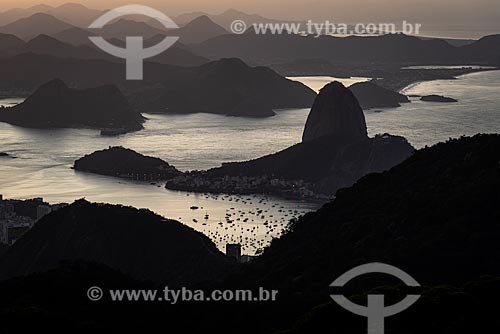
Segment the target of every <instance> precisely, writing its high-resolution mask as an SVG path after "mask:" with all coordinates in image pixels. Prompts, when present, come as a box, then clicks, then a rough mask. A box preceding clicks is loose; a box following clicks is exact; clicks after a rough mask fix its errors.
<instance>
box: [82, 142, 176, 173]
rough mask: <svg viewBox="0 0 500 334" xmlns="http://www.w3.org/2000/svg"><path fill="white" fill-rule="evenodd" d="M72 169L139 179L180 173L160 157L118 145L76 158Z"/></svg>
mask: <svg viewBox="0 0 500 334" xmlns="http://www.w3.org/2000/svg"><path fill="white" fill-rule="evenodd" d="M74 169H75V170H77V171H83V172H90V173H96V174H102V175H110V176H118V177H125V178H132V179H140V180H143V179H145V180H165V179H170V178H172V177H174V176H177V175H179V174H181V172H179V171H178V170H177V169H176V168H175V167H173V166H170V165H169V164H168V163H167V162H166V161H163V160H162V159H159V158H153V157H149V156H144V155H142V154H140V153H137V152H135V151H133V150H130V149H126V148H124V147H119V146H117V147H110V148H108V149H105V150H101V151H96V152H93V153H91V154H89V155H86V156H84V157H82V158H80V159H78V160H76V161H75V163H74Z"/></svg>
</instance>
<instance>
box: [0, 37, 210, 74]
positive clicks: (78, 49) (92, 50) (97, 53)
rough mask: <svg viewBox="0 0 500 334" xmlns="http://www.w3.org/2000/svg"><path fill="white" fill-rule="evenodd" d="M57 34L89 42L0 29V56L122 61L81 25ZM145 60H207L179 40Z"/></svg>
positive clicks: (154, 39)
mask: <svg viewBox="0 0 500 334" xmlns="http://www.w3.org/2000/svg"><path fill="white" fill-rule="evenodd" d="M56 35H59V34H56ZM60 35H61V36H63V37H62V38H61V39H66V40H72V41H73V42H75V41H84V40H85V39H86V41H88V43H77V42H75V43H71V44H70V43H67V42H63V41H61V40H59V39H56V38H54V37H52V36H48V35H38V36H37V37H34V38H33V39H30V40H28V41H27V42H25V41H23V40H22V39H20V38H18V37H16V36H14V35H6V34H1V33H0V56H3V57H11V56H16V55H20V54H24V53H34V54H38V55H50V56H54V57H58V58H74V59H103V60H107V61H111V62H123V59H120V58H116V57H113V56H111V55H109V54H107V53H106V52H104V51H102V50H100V49H99V48H97V47H96V46H95V45H94V44H92V43H91V42H90V40H88V36H92V34H91V33H89V32H87V31H85V30H83V29H79V28H71V29H69V30H65V31H63V32H62V33H61V34H60ZM163 38H164V35H155V36H153V37H152V38H150V39H148V40H146V41H145V42H144V44H145V45H146V46H150V45H153V44H156V43H157V42H158V41H159V40H161V39H163ZM109 41H110V43H112V44H115V45H117V46H120V47H124V45H125V42H124V41H123V40H120V39H116V38H113V39H109ZM74 44H77V45H74ZM147 61H151V62H158V63H161V64H170V65H179V66H198V65H201V64H205V63H207V62H209V60H208V59H206V58H204V57H200V56H197V55H195V54H193V53H192V52H191V51H189V50H188V49H187V48H186V47H185V46H184V45H182V44H181V43H176V44H175V45H174V46H172V47H171V48H169V49H167V50H166V51H165V52H163V53H161V54H159V55H157V56H155V57H153V58H149V59H147Z"/></svg>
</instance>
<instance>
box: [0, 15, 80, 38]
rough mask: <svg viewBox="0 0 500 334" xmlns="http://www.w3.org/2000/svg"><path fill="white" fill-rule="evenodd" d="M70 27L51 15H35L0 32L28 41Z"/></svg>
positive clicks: (2, 28)
mask: <svg viewBox="0 0 500 334" xmlns="http://www.w3.org/2000/svg"><path fill="white" fill-rule="evenodd" d="M71 27H72V26H71V25H70V24H68V23H66V22H63V21H61V20H59V19H57V18H55V17H54V16H52V15H49V14H44V13H36V14H33V15H32V16H30V17H27V18H22V19H19V20H17V21H15V22H12V23H9V24H7V25H4V26H2V27H0V32H1V33H4V34H12V35H15V36H17V37H20V38H22V39H29V38H32V37H34V36H36V35H39V34H46V35H50V34H55V33H58V32H61V31H63V30H66V29H69V28H71Z"/></svg>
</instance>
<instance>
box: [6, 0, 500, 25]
mask: <svg viewBox="0 0 500 334" xmlns="http://www.w3.org/2000/svg"><path fill="white" fill-rule="evenodd" d="M72 1H73V2H79V3H82V4H84V5H86V6H88V7H93V8H110V7H113V6H116V5H120V4H132V3H139V4H145V5H151V6H153V7H155V8H158V9H161V10H163V11H164V12H165V13H166V14H167V15H171V16H174V15H177V14H179V13H183V12H192V11H206V12H209V13H218V12H221V11H223V10H225V9H228V8H235V9H240V10H243V11H246V12H252V13H259V14H262V15H264V16H269V17H273V18H287V19H291V18H293V19H302V20H305V19H314V20H317V19H322V20H323V19H330V20H336V21H337V22H348V23H349V22H392V21H395V20H399V21H400V20H404V19H406V20H409V21H410V20H411V21H413V22H416V23H425V24H428V25H431V26H433V27H445V26H450V27H452V28H454V29H459V28H461V29H464V28H471V29H474V28H475V27H481V28H484V27H488V26H489V27H494V28H500V0H135V1H134V0H128V1H127V0H125V1H124V0H80V1H78V0H72ZM41 2H43V3H46V4H51V5H59V4H62V3H66V2H71V0H66V1H65V0H38V1H37V0H0V11H4V10H6V9H9V8H12V7H28V6H32V5H34V4H39V3H41Z"/></svg>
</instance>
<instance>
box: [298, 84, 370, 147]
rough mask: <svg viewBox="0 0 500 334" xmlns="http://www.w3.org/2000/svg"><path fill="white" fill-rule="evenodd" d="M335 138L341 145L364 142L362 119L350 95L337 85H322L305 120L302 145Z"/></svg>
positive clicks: (360, 112) (353, 98) (355, 102)
mask: <svg viewBox="0 0 500 334" xmlns="http://www.w3.org/2000/svg"><path fill="white" fill-rule="evenodd" d="M323 136H336V137H338V138H339V140H342V141H346V140H347V141H351V140H352V141H356V140H358V139H366V138H368V134H367V131H366V122H365V116H364V115H363V110H362V109H361V107H360V106H359V103H358V100H357V99H356V97H355V96H354V95H353V94H352V92H351V91H350V90H348V89H346V88H345V87H344V85H343V84H341V83H340V82H338V81H334V82H331V83H329V84H327V85H325V86H324V87H323V88H321V90H320V91H319V94H318V96H317V97H316V99H315V100H314V104H313V106H312V108H311V112H310V113H309V115H308V116H307V121H306V126H305V128H304V133H303V135H302V141H303V142H306V141H311V140H314V139H318V138H321V137H323Z"/></svg>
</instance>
